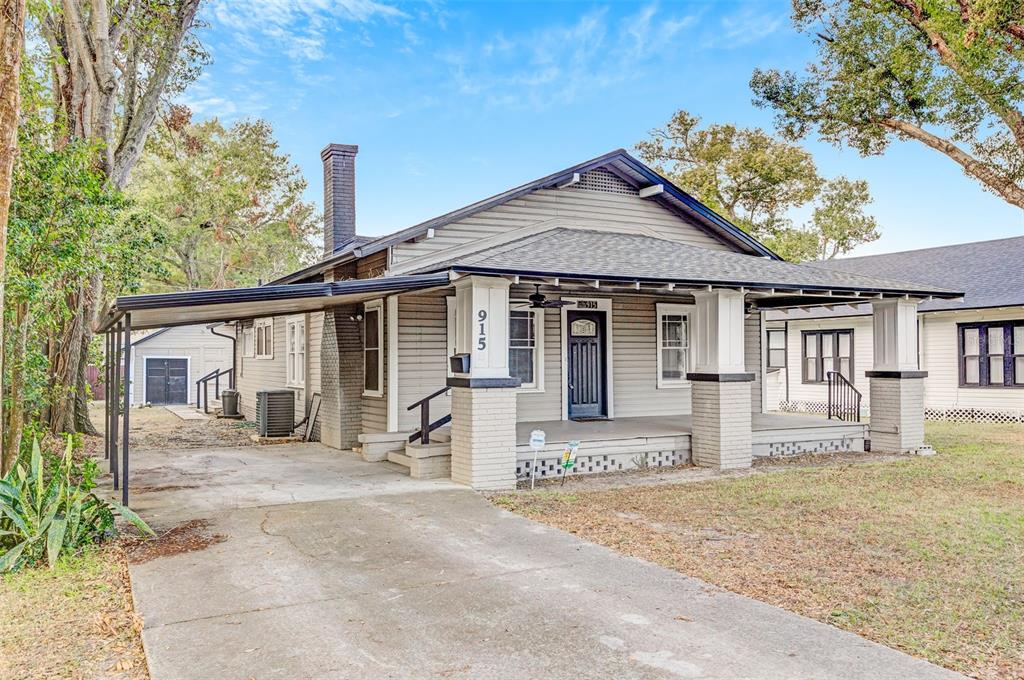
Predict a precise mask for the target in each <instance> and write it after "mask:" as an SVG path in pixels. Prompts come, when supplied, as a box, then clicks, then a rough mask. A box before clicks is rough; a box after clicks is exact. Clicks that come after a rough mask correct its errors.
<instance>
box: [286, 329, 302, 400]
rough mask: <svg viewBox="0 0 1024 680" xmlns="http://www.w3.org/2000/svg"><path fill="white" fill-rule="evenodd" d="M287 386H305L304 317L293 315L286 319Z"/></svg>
mask: <svg viewBox="0 0 1024 680" xmlns="http://www.w3.org/2000/svg"><path fill="white" fill-rule="evenodd" d="M285 337H286V338H287V342H286V345H287V348H288V386H289V387H305V386H306V317H304V316H295V317H291V318H290V319H288V327H287V333H286V336H285Z"/></svg>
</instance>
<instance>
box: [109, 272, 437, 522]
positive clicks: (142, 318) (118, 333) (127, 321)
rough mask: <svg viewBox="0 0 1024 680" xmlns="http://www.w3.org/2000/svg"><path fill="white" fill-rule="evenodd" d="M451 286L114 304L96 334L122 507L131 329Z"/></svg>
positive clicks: (245, 292) (268, 291) (215, 293)
mask: <svg viewBox="0 0 1024 680" xmlns="http://www.w3.org/2000/svg"><path fill="white" fill-rule="evenodd" d="M449 282H450V275H449V273H448V272H440V273H436V274H412V275H407V276H383V277H377V278H372V279H351V280H347V281H334V282H323V283H299V284H290V285H267V286H260V287H257V288H228V289H224V290H198V291H185V292H180V293H158V294H153V295H128V296H123V297H119V298H117V299H116V300H114V302H113V303H112V304H111V305H110V307H109V308H108V309H107V310H106V312H105V313H104V315H103V317H102V320H101V322H100V324H99V325H98V327H97V329H96V332H97V333H102V334H103V335H104V336H105V338H106V344H105V358H106V361H105V362H104V363H105V364H106V371H105V373H104V386H105V388H106V394H107V395H108V396H107V398H106V400H105V413H104V428H103V429H104V449H103V457H104V458H105V459H107V460H109V461H110V463H109V469H110V474H111V476H112V477H113V486H114V489H115V490H117V489H118V488H120V491H121V503H122V504H123V505H128V469H129V463H128V461H129V442H128V421H129V412H130V407H131V404H130V402H129V398H130V395H129V392H130V390H129V389H128V386H127V385H123V383H124V382H125V381H126V380H128V376H129V371H130V370H131V333H132V329H135V330H144V329H148V328H164V327H168V326H189V325H192V324H199V323H213V322H222V323H227V322H231V321H238V320H242V319H251V318H256V317H264V316H278V315H282V314H295V313H301V312H315V311H322V310H325V309H329V308H331V307H335V306H338V305H344V304H349V303H353V302H363V301H366V300H371V299H374V298H376V297H379V296H380V295H381V294H382V293H397V292H408V291H413V290H424V289H428V288H437V287H443V286H447V285H448V284H449ZM122 388H123V392H124V394H123V395H121V391H122ZM111 395H113V396H111ZM118 396H121V398H122V400H123V406H122V408H121V409H118V408H114V402H113V400H114V399H117V398H118ZM122 416H123V417H122ZM119 444H120V454H121V455H120V460H118V445H119Z"/></svg>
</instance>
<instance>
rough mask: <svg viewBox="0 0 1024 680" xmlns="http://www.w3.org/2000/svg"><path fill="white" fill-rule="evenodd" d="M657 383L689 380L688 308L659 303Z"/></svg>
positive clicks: (671, 385) (666, 383)
mask: <svg viewBox="0 0 1024 680" xmlns="http://www.w3.org/2000/svg"><path fill="white" fill-rule="evenodd" d="M657 337H658V387H673V386H678V385H685V384H688V382H687V379H686V374H687V372H689V370H690V308H689V306H687V305H670V304H659V305H658V328H657Z"/></svg>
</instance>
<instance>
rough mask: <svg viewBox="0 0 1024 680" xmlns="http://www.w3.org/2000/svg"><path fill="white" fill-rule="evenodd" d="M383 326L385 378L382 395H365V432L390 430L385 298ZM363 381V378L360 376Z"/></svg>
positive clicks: (382, 312)
mask: <svg viewBox="0 0 1024 680" xmlns="http://www.w3.org/2000/svg"><path fill="white" fill-rule="evenodd" d="M380 314H381V319H382V320H383V322H384V323H383V325H382V326H383V328H382V330H381V346H382V347H383V351H382V352H381V353H380V360H381V362H382V364H383V366H384V371H383V379H382V380H381V396H379V397H368V396H366V395H365V394H364V395H363V409H362V413H363V432H365V433H372V432H387V430H388V352H389V351H390V348H389V347H388V306H387V301H386V300H385V302H384V306H383V307H381V309H380ZM360 382H362V378H360Z"/></svg>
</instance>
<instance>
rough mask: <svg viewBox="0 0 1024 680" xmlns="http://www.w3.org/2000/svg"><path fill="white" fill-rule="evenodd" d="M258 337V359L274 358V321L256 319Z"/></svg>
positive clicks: (254, 328) (255, 325)
mask: <svg viewBox="0 0 1024 680" xmlns="http://www.w3.org/2000/svg"><path fill="white" fill-rule="evenodd" d="M253 332H254V333H255V335H256V358H257V359H273V358H274V319H272V318H270V319H256V321H254V322H253Z"/></svg>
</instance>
